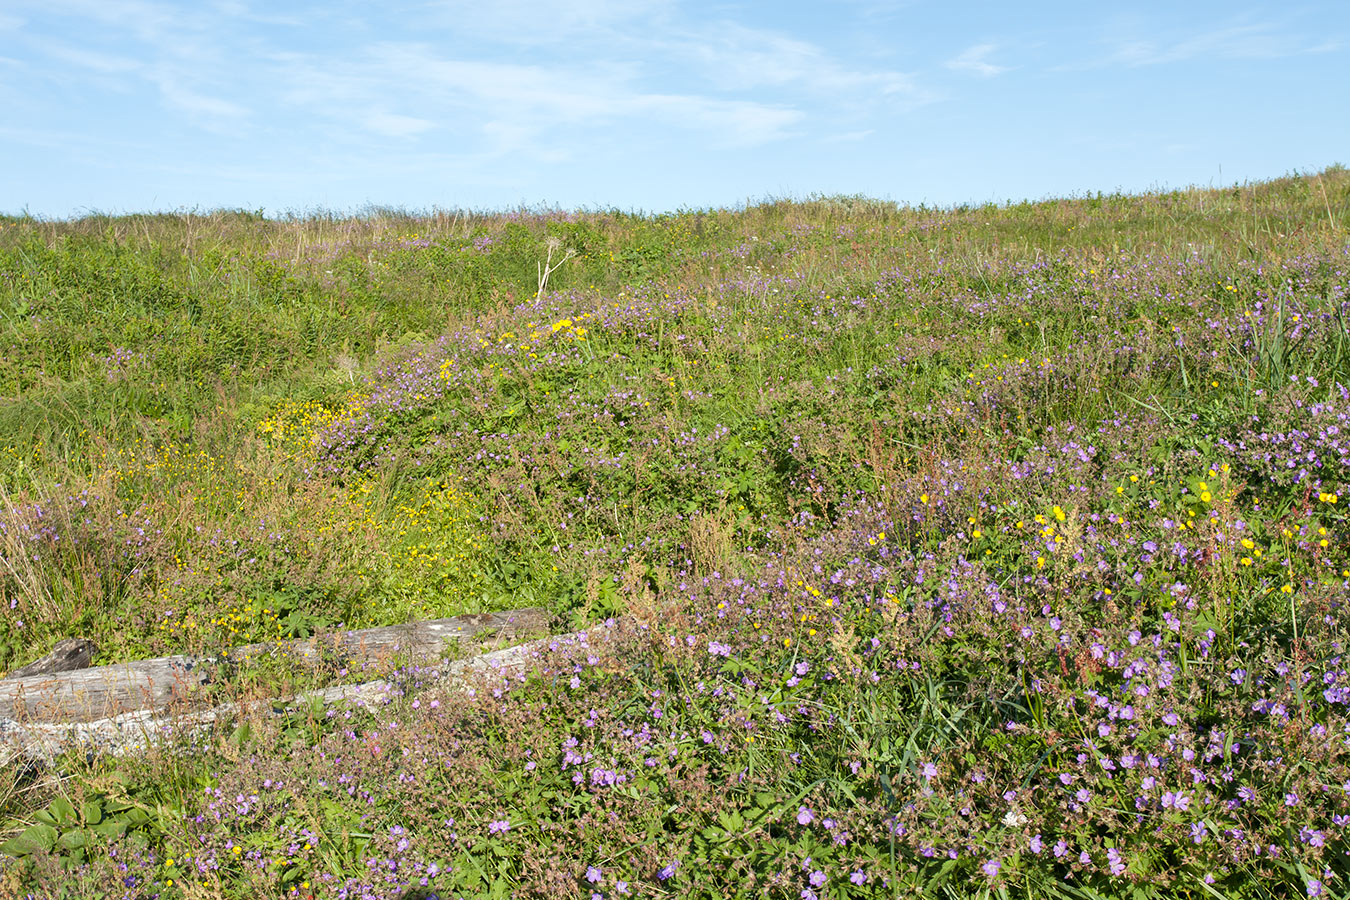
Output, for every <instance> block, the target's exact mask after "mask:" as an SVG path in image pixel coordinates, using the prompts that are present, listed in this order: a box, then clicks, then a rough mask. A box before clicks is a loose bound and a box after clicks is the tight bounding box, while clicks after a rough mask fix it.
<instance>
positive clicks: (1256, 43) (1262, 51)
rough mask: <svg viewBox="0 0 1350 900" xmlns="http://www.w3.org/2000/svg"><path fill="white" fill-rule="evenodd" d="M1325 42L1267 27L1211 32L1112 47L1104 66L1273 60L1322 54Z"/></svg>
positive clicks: (1234, 27) (1252, 25)
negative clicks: (1200, 61)
mask: <svg viewBox="0 0 1350 900" xmlns="http://www.w3.org/2000/svg"><path fill="white" fill-rule="evenodd" d="M1325 46H1326V42H1325V41H1321V42H1320V43H1314V42H1312V41H1310V40H1308V39H1306V38H1304V37H1302V36H1300V35H1296V34H1291V33H1289V32H1287V31H1284V30H1282V29H1281V28H1279V27H1277V26H1275V25H1273V24H1271V23H1268V22H1259V23H1248V24H1238V25H1228V26H1224V27H1222V28H1214V29H1211V30H1209V31H1203V32H1200V33H1198V34H1193V35H1189V36H1186V37H1174V38H1172V39H1170V40H1161V41H1160V40H1155V39H1140V40H1125V41H1120V42H1117V43H1116V44H1115V47H1114V50H1113V51H1112V52H1111V53H1110V54H1109V55H1108V56H1107V58H1106V59H1105V60H1104V62H1106V63H1108V64H1118V65H1126V66H1154V65H1162V64H1166V63H1177V62H1189V61H1191V60H1196V59H1277V58H1280V57H1285V56H1295V55H1299V54H1303V53H1316V52H1325V51H1324V50H1323V49H1322V48H1323V47H1325Z"/></svg>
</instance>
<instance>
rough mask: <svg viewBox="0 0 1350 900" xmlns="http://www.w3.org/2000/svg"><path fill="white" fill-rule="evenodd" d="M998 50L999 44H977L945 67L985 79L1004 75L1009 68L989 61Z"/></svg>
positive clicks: (950, 60) (948, 62)
mask: <svg viewBox="0 0 1350 900" xmlns="http://www.w3.org/2000/svg"><path fill="white" fill-rule="evenodd" d="M997 49H998V45H997V44H976V45H975V46H973V47H968V48H966V49H965V50H963V51H962V52H961V53H960V54H958V55H957V56H954V57H952V58H951V59H949V60H947V62H946V63H944V65H945V66H946V67H947V68H948V69H952V70H953V71H957V72H974V73H975V74H976V75H980V76H983V77H985V78H992V77H993V76H995V75H1002V74H1003V73H1004V72H1007V71H1008V67H1007V66H999V65H995V64H994V63H991V62H990V61H989V55H990V54H991V53H993V52H994V51H995V50H997Z"/></svg>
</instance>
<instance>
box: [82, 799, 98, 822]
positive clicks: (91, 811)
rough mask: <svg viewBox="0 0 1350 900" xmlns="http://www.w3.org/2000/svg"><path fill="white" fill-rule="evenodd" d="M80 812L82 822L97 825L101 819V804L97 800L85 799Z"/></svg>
mask: <svg viewBox="0 0 1350 900" xmlns="http://www.w3.org/2000/svg"><path fill="white" fill-rule="evenodd" d="M80 813H81V814H82V815H83V816H84V824H86V825H97V824H98V823H99V822H102V821H103V804H102V803H99V802H98V801H97V800H86V801H85V803H84V805H83V806H81V807H80Z"/></svg>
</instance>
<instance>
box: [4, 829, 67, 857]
mask: <svg viewBox="0 0 1350 900" xmlns="http://www.w3.org/2000/svg"><path fill="white" fill-rule="evenodd" d="M57 834H58V832H57V830H56V829H55V828H53V827H52V826H50V825H46V824H41V823H39V824H37V825H33V826H30V827H29V828H27V829H25V830H24V832H23V834H20V835H19V836H18V837H15V838H11V839H10V840H8V841H6V842H5V843H3V844H0V853H4V854H6V855H8V856H28V855H30V854H33V853H36V852H37V851H39V850H50V849H52V847H53V846H55V845H56V838H57Z"/></svg>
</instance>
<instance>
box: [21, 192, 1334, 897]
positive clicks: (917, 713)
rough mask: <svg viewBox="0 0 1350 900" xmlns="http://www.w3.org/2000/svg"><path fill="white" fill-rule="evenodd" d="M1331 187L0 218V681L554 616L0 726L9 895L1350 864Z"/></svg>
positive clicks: (933, 890) (1073, 883)
mask: <svg viewBox="0 0 1350 900" xmlns="http://www.w3.org/2000/svg"><path fill="white" fill-rule="evenodd" d="M1347 222H1350V172H1347V171H1346V170H1344V169H1342V168H1340V167H1333V168H1332V169H1329V170H1327V171H1325V172H1322V173H1320V174H1318V175H1314V176H1307V177H1290V178H1285V179H1281V180H1278V181H1273V182H1269V183H1263V184H1257V185H1249V186H1243V187H1234V188H1231V189H1222V190H1190V191H1183V192H1173V193H1167V194H1155V195H1147V196H1120V195H1112V196H1101V195H1098V196H1089V197H1082V198H1075V199H1067V200H1054V201H1044V202H1039V203H1027V204H1020V205H1011V206H987V207H975V208H958V209H936V210H933V209H912V208H905V207H898V206H895V205H893V204H887V203H879V202H875V201H870V200H865V199H861V198H828V199H818V200H812V201H806V202H768V203H763V204H760V205H757V206H753V207H750V208H746V209H743V210H736V211H725V210H723V211H687V212H680V213H676V214H670V215H661V216H641V215H627V214H622V213H618V212H610V213H575V214H574V213H563V212H550V211H542V212H539V211H536V212H531V211H521V212H518V213H513V214H496V215H478V214H440V215H435V216H411V215H405V214H402V213H396V212H389V211H378V210H377V211H373V212H371V213H370V214H368V215H365V216H360V217H354V218H334V217H312V218H306V219H294V220H268V219H264V218H261V217H258V216H254V215H250V214H248V213H244V212H235V213H224V212H222V213H213V214H210V215H197V214H176V215H153V216H123V217H105V216H90V217H87V218H84V219H81V220H78V221H72V222H42V221H36V220H33V219H29V218H14V217H8V218H0V314H2V315H3V322H0V348H2V349H3V355H2V356H0V434H3V435H4V439H3V442H0V562H3V567H2V568H0V597H3V600H4V602H5V606H4V610H5V613H4V616H2V617H0V670H4V669H9V668H14V667H17V666H19V665H22V664H24V663H26V662H28V661H29V660H32V659H34V658H36V657H38V656H40V655H41V654H43V653H44V652H46V650H47V649H49V648H50V646H51V644H52V643H53V642H54V641H55V640H57V639H58V638H61V637H66V636H69V635H76V634H78V635H80V636H84V637H89V638H92V639H94V640H95V641H96V642H97V643H98V644H99V646H100V648H101V655H100V657H99V659H98V662H113V661H122V660H128V659H135V658H142V657H150V656H158V655H163V654H168V653H177V652H184V651H191V652H210V651H213V650H217V649H220V648H222V647H225V646H230V645H237V644H242V643H246V642H249V641H266V640H275V639H281V638H286V637H293V636H303V635H307V634H311V633H314V632H315V631H318V630H322V629H328V628H334V627H337V626H345V627H358V626H367V625H376V624H389V623H394V622H401V621H407V620H409V619H418V618H429V617H436V616H443V615H451V614H455V613H459V612H464V611H477V610H484V609H509V608H514V607H521V606H528V605H540V606H545V607H547V608H549V609H550V610H552V611H553V612H554V613H555V614H556V616H557V622H558V630H559V631H565V630H569V629H576V628H587V629H588V631H587V632H586V635H585V637H583V638H581V639H577V640H560V641H558V642H555V643H554V644H553V645H552V646H550V647H546V648H545V649H543V650H541V651H540V653H539V656H538V659H537V664H536V665H535V667H534V668H533V669H532V671H531V674H529V675H527V676H521V677H518V678H503V677H497V678H495V679H493V678H484V679H482V683H480V684H478V685H477V687H476V689H475V690H473V691H469V692H465V691H463V690H462V689H453V688H445V687H443V686H438V685H437V684H436V683H435V681H434V679H430V678H428V677H418V674H419V673H418V672H417V671H411V670H410V671H408V672H406V673H404V674H405V675H406V676H407V677H406V678H405V679H404V685H405V689H404V690H402V691H400V692H399V693H398V694H397V696H394V697H391V701H390V703H389V704H388V705H386V706H383V707H381V708H379V709H378V710H365V709H357V710H339V709H329V710H328V711H326V712H325V711H324V710H322V709H317V708H316V709H314V710H310V711H308V712H307V713H306V714H304V715H300V714H297V715H294V716H290V717H282V718H274V719H269V720H260V721H256V722H249V723H236V724H238V725H239V726H240V727H226V728H222V729H221V730H220V732H219V734H218V735H217V736H216V737H215V738H212V739H210V740H206V741H202V740H200V739H198V740H196V742H195V743H193V744H192V746H190V747H189V746H188V745H187V744H186V743H184V744H181V745H174V744H169V745H167V746H166V747H164V748H163V749H161V750H159V751H155V752H151V753H148V754H146V755H144V756H141V757H135V758H130V757H124V758H104V757H99V756H97V755H94V754H83V753H72V754H69V755H68V756H67V757H65V758H63V759H62V760H61V762H60V764H59V765H57V766H55V767H53V768H52V769H51V770H49V771H47V772H36V773H35V772H34V771H32V770H31V769H23V768H17V767H11V769H12V770H11V771H8V772H7V773H6V774H4V775H3V776H0V800H3V802H4V805H5V810H4V814H5V815H7V816H8V817H9V821H8V828H9V829H10V831H11V833H13V834H18V835H19V837H17V838H14V839H12V840H11V841H10V842H9V843H8V844H5V845H4V846H3V847H0V852H4V853H8V854H9V859H8V861H7V862H5V863H4V864H3V866H4V868H3V872H4V874H3V876H0V896H25V895H26V894H30V893H31V895H32V896H36V897H52V896H66V897H72V898H73V897H93V896H106V897H128V898H132V897H135V898H141V897H164V898H173V897H180V896H182V897H241V898H242V897H259V896H301V897H309V896H317V897H341V898H358V897H429V896H433V895H434V896H438V897H443V898H444V897H456V896H464V897H477V896H501V897H505V896H512V895H514V896H519V897H559V898H562V897H583V898H591V897H597V896H599V897H605V898H610V897H614V898H618V897H624V896H652V897H658V896H709V897H724V896H747V897H749V896H775V897H778V896H782V897H801V898H806V900H811V898H815V897H822V898H823V897H832V898H833V897H891V896H901V895H905V896H908V895H916V894H918V895H922V896H938V895H944V896H953V897H966V896H971V897H973V896H991V895H992V896H1000V897H1007V896H1059V897H1075V898H1085V897H1094V896H1132V897H1139V898H1151V897H1181V896H1187V897H1194V896H1215V897H1283V896H1294V895H1298V896H1327V897H1336V896H1350V857H1347V853H1350V845H1347V842H1346V840H1345V837H1344V835H1345V832H1346V825H1347V824H1350V711H1348V710H1347V705H1350V666H1348V665H1347V660H1346V657H1345V652H1346V650H1345V643H1346V640H1347V624H1348V623H1350V620H1348V619H1347V616H1346V609H1345V604H1346V600H1347V598H1348V597H1350V540H1348V539H1347V535H1350V530H1347V529H1348V525H1347V521H1346V520H1347V516H1346V509H1345V508H1346V505H1347V504H1348V503H1350V324H1347V323H1348V317H1350V234H1348V232H1347V228H1346V224H1347ZM546 270H547V279H545V272H546ZM545 280H546V283H544V282H545ZM245 726H247V727H245ZM185 740H186V739H185Z"/></svg>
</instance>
